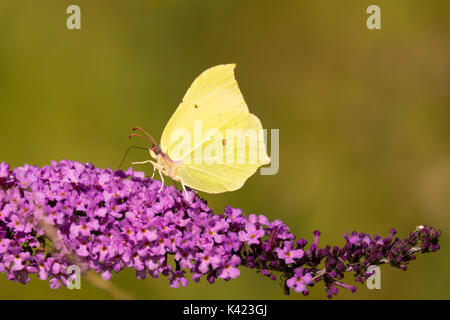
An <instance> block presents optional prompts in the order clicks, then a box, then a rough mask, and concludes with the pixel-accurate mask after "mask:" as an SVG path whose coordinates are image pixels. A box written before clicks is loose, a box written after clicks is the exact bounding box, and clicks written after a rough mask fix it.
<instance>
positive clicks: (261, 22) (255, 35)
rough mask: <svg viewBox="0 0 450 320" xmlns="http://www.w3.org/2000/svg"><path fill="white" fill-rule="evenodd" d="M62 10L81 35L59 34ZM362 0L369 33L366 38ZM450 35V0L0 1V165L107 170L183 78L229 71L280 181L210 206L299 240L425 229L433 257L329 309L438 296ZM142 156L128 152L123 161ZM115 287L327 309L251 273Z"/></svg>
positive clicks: (1, 280)
mask: <svg viewBox="0 0 450 320" xmlns="http://www.w3.org/2000/svg"><path fill="white" fill-rule="evenodd" d="M70 4H77V5H79V6H80V7H81V19H82V29H81V30H72V31H70V30H68V29H67V28H66V18H67V17H68V15H67V14H66V8H67V6H68V5H70ZM370 4H378V5H379V6H380V7H381V24H382V29H381V30H368V29H367V28H366V19H367V17H368V14H366V8H367V6H369V5H370ZM449 39H450V2H449V1H426V2H425V1H412V0H397V1H375V0H370V1H337V0H336V1H333V0H330V1H313V0H308V1H266V0H259V1H243V0H227V1H218V0H215V1H206V0H203V1H200V0H196V1H186V0H159V1H156V0H152V1H150V0H148V1H143V0H128V1H119V0H114V1H113V0H102V1H100V0H95V1H93V0H89V1H88V0H71V1H65V0H64V1H62V0H53V1H50V0H42V1H34V0H29V1H23V0H1V1H0V108H1V109H0V110H1V112H0V117H1V120H0V161H6V162H8V163H9V164H10V165H11V166H12V167H15V166H21V165H23V164H25V163H30V164H34V165H39V166H42V165H47V164H49V162H50V161H51V160H60V159H70V160H77V161H82V162H92V163H94V164H95V165H96V166H99V167H108V166H109V167H111V168H116V167H117V166H118V164H119V162H120V160H121V158H122V156H123V154H124V152H125V150H126V148H127V147H128V146H129V145H130V143H132V142H130V141H129V140H128V138H127V136H128V133H129V131H130V129H131V128H132V127H133V126H137V125H139V126H142V127H144V128H146V129H147V130H148V131H149V132H151V133H152V134H153V135H154V136H155V137H156V138H158V139H159V137H160V134H161V133H162V130H163V128H164V126H165V124H166V123H167V121H168V120H169V118H170V116H171V115H172V113H173V112H174V110H175V108H176V107H177V105H178V103H179V101H180V100H181V98H182V97H183V95H184V93H185V91H186V90H187V88H188V86H189V85H190V84H191V82H192V81H193V80H194V78H195V77H196V76H197V75H199V74H200V73H201V72H202V71H203V70H204V69H206V68H208V67H211V66H214V65H217V64H222V63H230V62H235V63H237V79H238V81H239V85H240V87H241V90H242V92H243V94H244V97H245V99H246V101H247V103H248V105H249V108H250V110H251V111H252V112H253V113H255V114H256V115H257V116H258V117H259V118H260V119H261V121H262V123H263V126H264V127H265V128H279V129H280V144H281V145H280V171H279V173H278V174H277V175H274V176H261V175H259V174H258V175H254V176H253V177H251V178H250V179H249V181H248V182H247V183H246V184H245V186H244V187H243V188H242V189H241V190H239V191H236V192H232V193H225V194H219V195H207V194H202V196H203V197H204V198H206V199H207V200H208V202H209V204H210V205H211V207H212V208H213V209H214V210H215V212H223V209H224V207H225V206H226V205H232V206H235V207H241V208H243V210H244V212H245V213H247V214H250V213H261V214H264V215H266V216H267V217H269V219H271V220H274V219H276V218H279V219H281V220H283V221H284V222H285V223H286V224H287V225H289V226H290V227H291V231H292V232H293V233H295V234H296V235H298V236H301V237H306V238H307V239H308V240H311V239H312V232H313V231H314V230H316V229H320V230H321V231H322V232H323V236H322V237H321V243H322V244H323V245H325V244H339V245H341V244H342V243H343V241H344V240H343V234H344V232H345V231H347V230H348V231H352V230H358V231H360V232H367V233H371V234H374V233H378V234H381V235H383V236H384V235H387V234H388V232H389V229H390V228H392V227H395V228H396V229H397V230H398V231H399V236H401V237H404V236H406V235H407V233H408V232H410V231H412V230H414V228H415V227H416V226H417V225H420V224H429V225H433V226H435V227H438V228H441V229H442V231H443V237H442V249H441V251H439V252H438V253H435V254H428V255H425V256H423V255H419V256H418V259H417V260H416V261H415V262H413V263H412V264H411V265H410V267H409V270H408V271H407V272H403V271H400V270H397V269H392V268H390V267H386V266H385V267H382V269H381V270H382V273H381V286H382V289H381V290H368V289H367V287H366V286H365V285H361V284H358V285H357V287H358V291H357V293H355V294H353V295H352V294H350V293H347V292H341V293H340V294H339V295H338V299H362V298H369V299H431V298H434V299H436V298H437V299H444V298H445V299H448V298H450V290H449V289H448V288H449V285H450V281H449V280H450V277H449V276H448V265H449V263H450V255H449V250H448V247H449V245H450V242H449V241H448V237H447V234H448V233H449V232H450V216H449V214H450V129H449V124H450V59H449V57H450V41H449ZM135 143H136V142H135ZM147 157H148V154H147V153H145V152H144V151H139V150H136V151H134V152H132V154H131V155H130V157H129V158H128V159H127V161H128V162H127V164H126V165H127V166H128V165H129V163H130V162H131V161H138V160H145V159H147ZM150 171H151V168H150V167H148V168H147V172H150ZM350 278H351V276H350V277H349V279H350ZM112 282H113V284H114V285H116V286H117V287H118V288H120V290H123V291H124V292H127V293H129V294H130V295H132V296H133V297H134V298H138V299H191V298H192V299H242V298H244V299H245V298H247V299H317V298H320V299H322V298H325V295H324V292H323V289H322V287H321V286H317V287H315V288H313V289H312V290H311V295H310V296H309V297H303V296H302V295H297V294H292V295H291V296H289V297H285V296H284V295H283V293H282V290H281V289H280V287H279V285H278V284H277V283H275V282H273V281H270V280H269V279H267V278H263V277H261V276H260V275H259V274H256V273H255V272H254V271H251V270H242V273H241V276H240V277H239V278H238V279H234V280H232V281H229V282H225V281H222V280H219V281H218V282H217V283H216V284H214V285H209V284H207V283H206V281H203V280H202V282H201V283H200V284H197V283H193V282H192V281H191V282H190V284H189V285H188V286H187V287H186V288H181V289H176V290H175V289H171V288H170V287H169V285H168V280H167V279H165V278H161V279H158V280H150V279H148V280H145V281H141V280H138V279H136V277H135V275H134V273H133V271H132V270H127V271H123V272H121V273H120V274H118V275H115V276H114V277H113V280H112ZM0 288H1V289H0V298H7V299H9V298H24V299H28V298H44V299H45V298H51V299H71V298H88V299H103V298H110V297H111V296H110V295H109V294H108V293H107V292H105V291H103V290H101V289H98V288H96V287H94V286H92V285H90V284H89V283H87V282H86V281H85V280H83V282H82V290H73V291H71V290H67V289H65V288H64V289H59V290H51V289H49V286H48V282H46V281H41V280H38V279H37V278H33V279H32V281H31V283H30V284H28V285H26V286H23V285H21V284H18V283H14V282H10V281H7V280H6V275H4V274H1V275H0Z"/></svg>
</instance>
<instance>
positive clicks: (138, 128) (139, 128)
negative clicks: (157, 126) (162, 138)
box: [131, 127, 158, 146]
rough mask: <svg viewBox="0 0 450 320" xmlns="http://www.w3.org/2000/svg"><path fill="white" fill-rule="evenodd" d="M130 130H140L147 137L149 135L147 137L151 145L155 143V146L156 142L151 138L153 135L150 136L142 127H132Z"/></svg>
mask: <svg viewBox="0 0 450 320" xmlns="http://www.w3.org/2000/svg"><path fill="white" fill-rule="evenodd" d="M131 130H132V131H136V130H138V131H141V132H142V133H144V134H145V135H146V136H147V137H149V138H150V139H151V140H152V142H153V145H155V146H157V145H158V144H157V143H156V141H155V139H153V137H152V136H151V135H150V134H149V133H148V132H147V131H145V130H144V129H142V128H141V127H134V128H133V129H131Z"/></svg>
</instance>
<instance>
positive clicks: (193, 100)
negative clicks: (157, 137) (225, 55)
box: [161, 64, 248, 157]
mask: <svg viewBox="0 0 450 320" xmlns="http://www.w3.org/2000/svg"><path fill="white" fill-rule="evenodd" d="M235 67H236V65H235V64H222V65H218V66H215V67H212V68H209V69H207V70H205V71H204V72H202V74H201V75H199V76H198V77H197V78H196V79H195V80H194V82H193V83H192V85H191V86H190V87H189V89H188V91H187V92H186V94H185V96H184V98H183V101H182V102H181V103H180V105H179V106H178V108H177V110H176V111H175V113H174V114H173V115H172V117H171V118H170V120H169V122H168V123H167V125H166V127H165V128H164V131H163V134H162V136H161V149H162V151H163V152H165V153H166V154H168V155H169V157H170V156H171V149H170V147H171V146H173V142H171V141H170V138H171V134H172V132H173V131H174V130H176V129H178V128H184V129H187V130H193V126H194V121H196V120H199V121H206V120H208V119H210V118H211V117H212V116H214V115H216V114H218V113H221V112H231V111H241V112H248V108H247V104H246V103H245V101H244V97H243V96H242V93H241V91H240V90H239V87H238V84H237V81H236V79H235V77H234V68H235Z"/></svg>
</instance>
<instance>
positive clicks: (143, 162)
mask: <svg viewBox="0 0 450 320" xmlns="http://www.w3.org/2000/svg"><path fill="white" fill-rule="evenodd" d="M146 163H151V164H152V165H153V174H152V176H151V179H153V177H154V176H155V171H156V166H157V165H158V164H157V163H156V162H155V161H152V160H147V161H142V162H132V163H131V164H146Z"/></svg>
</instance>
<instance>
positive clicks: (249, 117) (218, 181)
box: [177, 111, 270, 193]
mask: <svg viewBox="0 0 450 320" xmlns="http://www.w3.org/2000/svg"><path fill="white" fill-rule="evenodd" d="M204 127H205V128H204V130H205V131H207V130H209V129H211V131H210V132H211V133H212V134H211V136H210V138H209V139H204V140H203V141H202V144H201V145H198V146H194V147H193V148H192V150H191V153H190V154H189V155H188V156H186V157H185V159H184V160H183V162H185V161H186V160H189V161H187V163H186V164H184V165H182V166H181V167H180V168H179V170H178V171H177V175H178V177H180V178H181V179H182V181H183V183H184V184H185V185H187V186H189V187H191V188H193V189H196V190H199V191H204V192H208V193H221V192H226V191H233V190H237V189H239V188H241V187H242V185H243V184H244V183H245V181H246V180H247V179H248V178H249V177H250V176H252V175H253V174H254V173H255V172H256V170H257V169H258V168H259V167H260V166H262V165H265V164H268V163H269V162H270V159H269V157H268V156H267V153H266V146H265V142H264V134H263V131H262V125H261V122H260V121H259V119H258V118H257V117H256V116H255V115H253V114H251V113H248V112H239V111H238V112H226V113H221V114H219V115H217V116H214V117H212V118H211V119H209V120H208V121H206V122H205V123H204ZM199 148H201V149H202V152H201V159H200V160H201V161H197V159H196V154H195V153H196V152H198V149H199Z"/></svg>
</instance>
